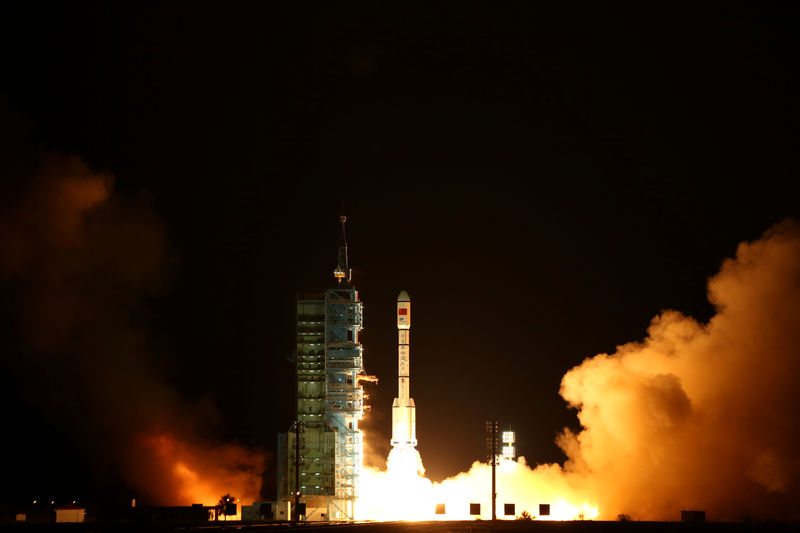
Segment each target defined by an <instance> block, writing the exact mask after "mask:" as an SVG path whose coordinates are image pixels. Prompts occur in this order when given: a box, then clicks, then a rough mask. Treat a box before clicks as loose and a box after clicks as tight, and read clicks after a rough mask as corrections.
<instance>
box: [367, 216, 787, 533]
mask: <svg viewBox="0 0 800 533" xmlns="http://www.w3.org/2000/svg"><path fill="white" fill-rule="evenodd" d="M708 296H709V300H710V302H711V303H712V304H714V306H715V307H716V315H715V316H714V317H713V318H712V319H711V320H710V321H709V322H708V323H706V324H702V323H699V322H697V321H696V320H694V319H693V318H691V317H687V316H684V315H682V314H681V313H679V312H677V311H664V312H662V313H661V314H660V315H658V316H656V317H655V318H654V319H653V321H652V323H651V325H650V327H649V329H648V332H647V333H648V335H647V337H646V338H645V339H644V340H642V341H640V342H631V343H628V344H624V345H622V346H619V347H618V348H617V351H616V353H614V354H611V355H609V354H599V355H596V356H595V357H592V358H588V359H586V360H585V361H584V362H583V363H582V364H581V365H579V366H577V367H575V368H573V369H571V370H570V371H569V372H567V374H566V375H565V376H564V378H563V380H562V383H561V391H560V392H561V395H562V396H563V397H564V399H565V400H566V401H567V402H568V403H569V404H570V406H572V407H574V408H576V409H577V410H578V419H579V420H580V423H581V426H582V430H581V431H580V432H579V433H577V434H575V433H573V432H571V431H570V430H569V429H565V430H564V431H563V432H562V433H561V434H560V435H559V436H558V438H557V443H558V444H559V446H560V447H561V448H562V449H563V450H564V452H565V454H566V455H567V461H566V462H565V463H564V465H563V466H561V465H557V464H546V465H538V466H536V467H534V468H531V467H529V466H528V465H527V464H526V463H525V460H524V458H520V459H519V460H518V461H517V462H511V463H506V464H505V465H503V466H502V467H501V468H498V470H497V493H498V494H497V506H498V513H497V514H498V517H502V510H503V504H504V503H515V504H516V512H517V513H518V514H519V513H521V512H522V511H527V512H528V513H529V514H530V515H532V516H533V517H535V518H537V519H542V518H545V517H537V516H536V515H537V512H538V504H540V503H549V504H550V510H551V516H550V518H551V519H558V520H571V519H594V518H599V519H603V520H613V519H616V518H617V517H618V516H620V515H623V514H624V515H627V516H628V517H630V518H632V519H636V520H677V519H678V518H679V517H680V511H681V510H683V509H703V510H705V511H706V512H707V515H708V516H709V518H710V519H711V520H715V521H716V520H741V519H742V518H746V517H750V518H783V519H791V518H795V517H797V516H798V515H800V508H798V504H797V502H798V501H800V483H798V482H799V481H800V419H799V418H798V417H797V414H796V406H797V405H800V388H798V387H797V385H796V376H797V375H798V374H800V328H799V327H798V324H800V225H799V224H798V223H797V222H795V221H791V220H789V221H784V222H782V223H780V224H777V225H776V226H774V227H772V228H771V229H770V230H768V231H767V232H766V233H765V234H764V236H763V237H762V238H761V239H759V240H757V241H755V242H751V243H742V244H740V245H739V247H738V250H737V253H736V258H735V259H728V260H726V261H725V262H724V263H723V265H722V268H721V269H720V271H719V273H717V274H716V275H715V276H713V277H712V278H711V279H710V280H709V283H708ZM393 453H394V451H393ZM421 465H422V463H421V461H419V459H418V456H417V457H392V456H391V455H390V457H389V461H388V469H387V470H386V471H381V470H378V469H372V468H367V469H365V472H364V475H363V477H362V492H361V493H362V497H361V499H360V500H359V502H358V505H357V512H358V514H359V517H360V518H362V519H378V520H382V519H403V520H430V519H435V518H437V517H438V518H445V519H468V518H470V516H469V514H468V505H469V503H480V504H481V516H480V518H483V519H486V518H489V517H490V516H491V510H490V494H489V493H490V491H491V488H490V487H491V481H490V476H491V467H489V466H488V465H486V464H483V463H480V462H475V463H474V464H473V465H472V467H471V468H470V470H469V471H468V472H464V473H461V474H458V475H456V476H454V477H452V478H449V479H446V480H444V481H442V482H441V483H431V482H430V480H428V479H426V478H424V477H423V475H422V473H421V472H424V470H423V469H422V468H421ZM398 495H409V496H408V498H409V499H408V500H407V501H399V500H398V498H399V496H398ZM436 504H445V514H444V515H436V514H434V513H435V511H434V509H435V505H436ZM473 518H474V517H473Z"/></svg>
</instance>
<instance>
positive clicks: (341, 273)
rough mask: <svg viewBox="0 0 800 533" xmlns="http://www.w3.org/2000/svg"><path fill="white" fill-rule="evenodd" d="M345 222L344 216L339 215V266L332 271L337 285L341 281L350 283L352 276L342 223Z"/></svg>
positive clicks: (345, 234)
mask: <svg viewBox="0 0 800 533" xmlns="http://www.w3.org/2000/svg"><path fill="white" fill-rule="evenodd" d="M346 221H347V217H346V216H344V215H341V216H340V217H339V223H340V224H341V235H340V239H339V264H338V265H336V269H335V270H334V271H333V277H335V278H336V281H337V282H338V283H339V284H341V283H342V280H345V281H346V282H347V283H350V278H351V277H352V275H353V271H352V269H351V268H350V263H349V262H348V260H347V233H345V230H344V223H345V222H346Z"/></svg>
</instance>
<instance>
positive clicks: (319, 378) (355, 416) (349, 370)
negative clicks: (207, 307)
mask: <svg viewBox="0 0 800 533" xmlns="http://www.w3.org/2000/svg"><path fill="white" fill-rule="evenodd" d="M339 220H340V224H341V242H340V245H339V261H338V264H337V266H336V269H335V270H334V272H333V275H334V278H335V279H336V282H337V283H336V286H334V287H332V288H330V289H328V290H326V291H324V292H318V293H298V295H297V351H296V354H297V420H298V421H299V422H301V423H302V427H303V430H302V431H301V432H299V433H293V432H288V433H282V434H280V435H279V437H278V450H279V468H278V491H279V498H281V500H283V501H292V502H293V501H294V495H295V492H296V491H297V490H299V491H300V493H301V498H300V500H301V502H302V503H304V504H305V513H304V517H305V518H304V519H305V520H352V519H353V518H354V503H355V501H356V499H357V498H358V495H359V478H360V475H361V468H362V465H363V442H362V432H361V431H360V430H359V428H358V423H359V421H360V420H361V418H362V415H363V413H364V405H363V389H362V387H361V385H360V384H359V381H360V379H363V378H365V377H366V376H364V374H363V370H364V365H363V359H362V347H361V344H360V343H359V342H358V333H359V331H361V329H362V321H363V307H362V303H361V302H360V301H359V299H358V291H357V290H356V289H355V287H354V286H353V285H352V284H351V269H350V265H349V261H348V257H347V238H346V234H345V220H346V219H345V217H343V216H342V217H340V219H339ZM296 435H299V439H300V442H299V443H296V442H295V440H296ZM298 452H299V459H300V460H299V464H300V468H299V475H297V472H296V469H295V464H296V463H297V462H298V461H296V458H297V453H298ZM296 479H298V480H299V487H298V486H297V484H296V482H295V480H296Z"/></svg>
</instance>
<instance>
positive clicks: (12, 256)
mask: <svg viewBox="0 0 800 533" xmlns="http://www.w3.org/2000/svg"><path fill="white" fill-rule="evenodd" d="M38 161H39V163H38V164H37V166H36V169H35V170H34V171H33V172H32V173H31V175H29V176H24V175H23V176H21V178H22V179H19V180H18V182H19V183H26V182H27V183H26V185H27V186H22V187H18V190H17V191H15V193H16V197H15V198H14V200H13V202H12V201H9V202H6V204H7V206H6V207H5V208H4V210H3V212H2V214H0V281H2V282H3V285H4V287H6V288H7V289H8V293H9V294H10V296H11V297H10V299H9V300H8V302H7V305H9V306H10V307H11V309H10V310H11V312H12V314H13V316H14V320H15V321H16V322H15V324H14V330H15V333H16V335H17V337H18V338H17V339H16V344H17V346H16V349H15V353H14V354H13V355H12V356H9V355H4V356H3V359H2V363H3V365H4V366H6V367H7V368H8V369H9V370H10V371H11V372H13V374H14V375H15V376H16V378H17V381H18V382H19V384H20V389H21V390H22V391H23V394H25V396H26V398H25V399H26V401H28V402H29V403H33V404H36V405H38V406H39V407H40V408H41V409H42V410H43V411H44V412H45V413H46V414H47V415H48V417H49V418H50V419H51V421H52V423H53V424H55V425H57V426H59V427H60V429H61V430H62V431H64V432H65V433H66V434H68V435H70V437H72V438H73V439H74V441H75V442H76V444H77V445H78V447H79V448H80V449H82V450H83V452H84V453H85V454H86V456H87V458H89V460H90V461H91V462H92V464H93V466H94V467H95V469H96V470H97V472H109V471H112V472H113V471H116V472H119V473H120V474H121V475H122V476H123V477H124V479H125V480H126V481H127V483H128V484H129V485H130V486H131V488H133V489H134V490H136V491H137V493H138V496H139V497H140V499H141V500H144V501H145V502H150V503H158V504H173V505H175V504H190V503H196V502H202V503H206V504H213V503H216V502H217V500H218V499H219V497H220V496H221V495H223V494H225V493H231V494H233V495H235V496H236V497H239V498H242V499H249V500H252V499H257V498H258V495H259V489H260V485H261V481H260V476H261V472H262V471H263V463H264V455H263V454H262V453H260V452H255V451H248V450H245V449H242V448H240V447H237V446H234V445H229V444H226V445H222V444H218V443H215V442H214V440H213V438H212V436H211V435H209V434H208V433H207V432H203V431H201V429H200V428H203V427H208V426H209V425H210V424H211V425H213V422H214V420H215V418H218V414H217V413H216V412H215V410H214V409H213V408H209V407H197V406H195V405H192V404H189V403H188V402H187V401H185V399H183V398H180V397H179V396H178V395H177V394H176V393H175V392H173V391H172V390H171V389H170V388H169V386H168V385H167V383H166V382H164V381H163V380H162V379H160V377H159V376H158V375H157V372H156V371H155V362H156V356H157V354H156V353H155V348H154V345H155V343H154V342H153V341H152V339H151V338H150V336H149V334H148V327H149V324H148V320H150V319H151V314H150V311H149V309H148V307H149V304H150V303H151V302H152V301H153V299H154V298H156V297H157V296H158V295H160V294H161V293H162V292H163V291H164V289H165V287H166V284H167V281H168V278H169V272H170V270H171V268H172V267H173V265H174V256H173V255H171V254H170V252H169V245H168V243H167V239H166V236H165V232H164V228H163V225H162V222H161V220H160V219H159V217H158V216H157V215H156V213H155V212H154V210H153V209H152V207H151V205H150V202H149V200H148V199H147V198H146V197H139V198H135V199H129V198H124V197H121V196H119V195H117V194H114V192H113V181H114V180H113V176H111V175H110V174H108V173H102V172H100V173H98V172H93V171H91V170H90V169H89V168H88V167H87V166H86V165H85V164H84V163H83V162H82V161H81V160H80V159H78V158H75V157H63V156H54V155H49V156H46V157H44V159H43V162H42V159H41V158H40V159H39V160H38ZM18 168H20V167H18ZM15 177H20V176H15Z"/></svg>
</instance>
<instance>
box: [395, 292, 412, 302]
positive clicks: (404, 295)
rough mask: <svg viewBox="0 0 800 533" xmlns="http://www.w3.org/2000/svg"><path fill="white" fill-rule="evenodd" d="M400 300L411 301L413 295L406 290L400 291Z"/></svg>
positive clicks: (398, 299)
mask: <svg viewBox="0 0 800 533" xmlns="http://www.w3.org/2000/svg"><path fill="white" fill-rule="evenodd" d="M397 301H398V302H410V301H411V296H409V295H408V293H407V292H406V291H400V294H398V295H397Z"/></svg>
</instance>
